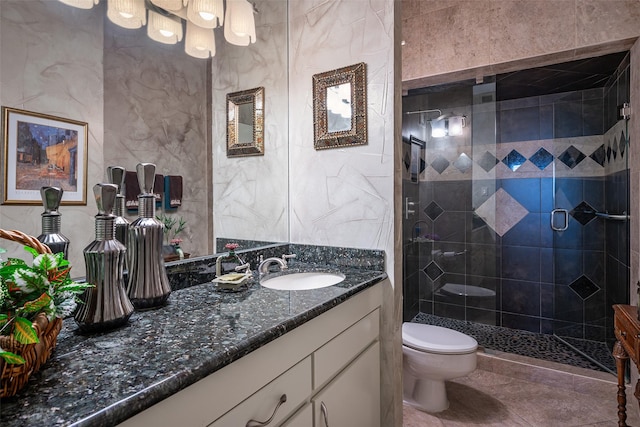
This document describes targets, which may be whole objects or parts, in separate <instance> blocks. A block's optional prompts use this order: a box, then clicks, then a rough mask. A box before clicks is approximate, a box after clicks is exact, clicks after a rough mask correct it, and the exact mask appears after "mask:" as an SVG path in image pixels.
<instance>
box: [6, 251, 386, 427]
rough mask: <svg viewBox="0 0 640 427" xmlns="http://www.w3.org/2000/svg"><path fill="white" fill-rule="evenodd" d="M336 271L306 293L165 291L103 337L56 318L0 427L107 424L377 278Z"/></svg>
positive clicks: (254, 287) (362, 271)
mask: <svg viewBox="0 0 640 427" xmlns="http://www.w3.org/2000/svg"><path fill="white" fill-rule="evenodd" d="M292 267H297V268H298V269H299V270H301V271H308V270H309V269H320V270H324V269H325V268H322V267H319V266H317V265H310V264H304V263H301V264H297V265H295V266H292ZM329 269H330V268H329ZM333 269H335V266H333ZM340 271H341V272H342V273H343V274H345V276H346V279H345V280H344V281H343V282H342V283H340V284H338V285H335V286H331V287H328V288H322V289H315V290H306V291H279V290H272V289H267V288H264V287H262V286H260V285H259V284H258V283H257V281H256V280H252V281H251V282H250V283H249V284H248V286H247V289H246V290H243V291H241V292H228V291H226V292H223V291H220V290H218V289H217V288H216V285H215V284H213V283H211V282H207V283H202V284H198V285H194V286H190V287H186V288H184V289H179V290H174V291H173V292H172V294H171V296H170V297H169V301H168V304H167V305H166V306H164V307H161V308H158V309H155V310H149V311H144V312H135V313H134V314H133V315H132V316H131V319H130V322H129V324H128V325H127V326H125V327H122V328H120V329H116V330H114V331H111V332H108V333H102V334H94V335H87V336H83V335H80V334H79V333H78V332H77V326H76V324H75V322H74V320H73V319H66V320H65V321H64V325H63V328H62V331H61V332H60V335H59V336H58V346H57V347H56V350H55V351H54V353H53V355H52V357H51V359H49V361H48V362H47V364H46V365H45V366H44V368H43V369H41V371H40V372H38V373H37V374H35V375H33V376H32V377H31V378H30V380H29V384H28V385H27V387H25V388H24V389H23V390H22V391H21V392H19V393H18V395H17V396H15V397H12V398H8V399H3V400H2V402H0V425H2V427H14V426H16V427H17V426H20V427H24V426H43V425H47V426H97V425H100V426H108V425H116V424H118V423H119V422H122V421H124V420H126V419H127V418H130V417H132V416H133V415H135V414H137V413H139V412H141V411H143V410H145V409H147V408H148V407H150V406H152V405H153V404H155V403H157V402H159V401H161V400H163V399H165V398H167V397H169V396H171V395H173V394H175V393H176V392H178V391H180V390H182V389H184V388H186V387H188V386H189V385H191V384H193V383H195V382H196V381H198V380H200V379H202V378H204V377H206V376H208V375H209V374H211V373H213V372H215V371H217V370H218V369H220V368H222V367H224V366H225V365H227V364H229V363H231V362H233V361H234V360H237V359H239V358H240V357H242V356H244V355H246V354H248V353H249V352H251V351H253V350H255V349H257V348H259V347H261V346H263V345H264V344H266V343H268V342H269V341H272V340H274V339H276V338H278V337H279V336H281V335H283V334H285V333H287V332H288V331H290V330H292V329H294V328H296V327H297V326H299V325H301V324H303V323H304V322H306V321H308V320H310V319H312V318H313V317H316V316H318V315H319V314H321V313H323V312H325V311H327V310H329V309H331V308H332V307H335V306H336V305H338V304H340V303H341V302H343V301H345V300H347V299H348V298H349V297H350V296H352V295H354V294H356V293H358V292H360V291H362V290H363V289H366V288H368V287H370V286H373V285H374V284H375V283H378V282H379V281H381V280H383V279H384V278H385V277H386V274H385V273H384V272H383V271H380V270H374V269H366V268H354V267H349V266H344V265H343V266H340Z"/></svg>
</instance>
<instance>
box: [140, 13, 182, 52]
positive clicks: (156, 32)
mask: <svg viewBox="0 0 640 427" xmlns="http://www.w3.org/2000/svg"><path fill="white" fill-rule="evenodd" d="M147 35H148V36H149V38H150V39H151V40H155V41H157V42H160V43H164V44H176V43H178V42H179V41H180V40H182V22H180V21H179V20H177V19H172V18H170V17H168V16H164V15H161V14H159V13H157V12H154V11H152V10H149V23H148V24H147Z"/></svg>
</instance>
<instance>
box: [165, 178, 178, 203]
mask: <svg viewBox="0 0 640 427" xmlns="http://www.w3.org/2000/svg"><path fill="white" fill-rule="evenodd" d="M164 194H165V198H164V208H165V210H172V209H177V208H178V207H180V206H182V176H180V175H167V176H165V177H164Z"/></svg>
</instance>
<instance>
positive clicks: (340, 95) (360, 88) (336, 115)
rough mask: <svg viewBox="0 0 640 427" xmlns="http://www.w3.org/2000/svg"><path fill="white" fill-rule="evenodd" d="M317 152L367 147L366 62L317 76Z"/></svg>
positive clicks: (315, 132)
mask: <svg viewBox="0 0 640 427" xmlns="http://www.w3.org/2000/svg"><path fill="white" fill-rule="evenodd" d="M313 134H314V147H315V149H316V150H323V149H326V148H337V147H348V146H352V145H366V144H367V65H366V64H365V63H364V62H361V63H359V64H355V65H350V66H348V67H343V68H338V69H337V70H332V71H327V72H324V73H320V74H315V75H314V76H313Z"/></svg>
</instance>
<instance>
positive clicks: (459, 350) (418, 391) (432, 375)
mask: <svg viewBox="0 0 640 427" xmlns="http://www.w3.org/2000/svg"><path fill="white" fill-rule="evenodd" d="M477 348H478V342H477V341H476V340H475V339H473V338H472V337H470V336H468V335H465V334H463V333H461V332H458V331H454V330H452V329H447V328H443V327H440V326H433V325H425V324H422V323H410V322H407V323H403V324H402V362H403V363H402V370H403V400H404V402H405V403H406V404H408V405H411V406H414V407H416V408H418V409H420V410H422V411H425V412H440V411H444V410H445V409H447V408H448V407H449V401H448V399H447V392H446V389H445V384H444V382H445V381H447V380H452V379H454V378H459V377H463V376H465V375H468V374H470V373H471V372H473V371H474V370H475V369H476V360H477V359H476V350H477Z"/></svg>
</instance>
